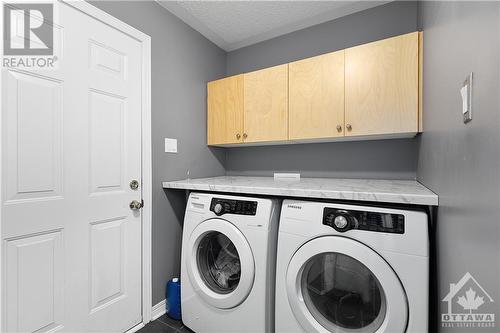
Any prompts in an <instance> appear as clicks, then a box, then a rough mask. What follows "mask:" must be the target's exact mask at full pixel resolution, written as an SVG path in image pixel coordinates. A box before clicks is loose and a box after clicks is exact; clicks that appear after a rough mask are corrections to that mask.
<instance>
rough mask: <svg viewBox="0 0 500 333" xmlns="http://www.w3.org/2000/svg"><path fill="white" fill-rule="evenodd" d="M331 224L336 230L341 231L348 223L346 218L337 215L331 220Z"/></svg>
mask: <svg viewBox="0 0 500 333" xmlns="http://www.w3.org/2000/svg"><path fill="white" fill-rule="evenodd" d="M333 224H335V226H336V227H337V228H338V229H340V230H343V229H345V228H346V227H347V226H348V225H349V221H348V220H347V218H346V217H345V216H343V215H337V216H335V219H334V220H333Z"/></svg>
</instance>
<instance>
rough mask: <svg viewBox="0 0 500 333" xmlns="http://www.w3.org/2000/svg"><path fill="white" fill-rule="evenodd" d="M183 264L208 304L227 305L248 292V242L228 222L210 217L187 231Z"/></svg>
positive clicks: (251, 264) (233, 304) (250, 268)
mask: <svg viewBox="0 0 500 333" xmlns="http://www.w3.org/2000/svg"><path fill="white" fill-rule="evenodd" d="M187 249H188V250H189V251H190V252H189V255H187V256H186V260H187V262H186V267H187V268H188V273H189V274H188V275H189V278H190V280H191V283H192V285H193V287H194V289H195V290H196V292H197V293H198V295H199V296H200V297H201V298H203V299H204V300H205V301H206V302H207V303H208V304H210V305H212V306H215V307H217V308H220V309H230V308H233V307H236V306H238V305H239V304H241V303H242V302H243V301H244V300H245V299H246V298H247V296H248V294H249V293H250V291H251V289H252V286H253V281H254V276H255V262H254V258H253V254H252V250H251V248H250V245H249V244H248V242H247V240H246V238H245V236H244V235H243V234H242V233H241V231H240V230H239V229H238V228H237V227H236V226H235V225H234V224H232V223H231V222H229V221H226V220H223V219H210V220H207V221H204V222H202V223H200V224H199V225H198V226H197V227H196V228H195V229H194V230H193V232H192V233H191V236H190V238H189V244H188V247H187Z"/></svg>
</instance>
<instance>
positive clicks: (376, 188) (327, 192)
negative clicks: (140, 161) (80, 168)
mask: <svg viewBox="0 0 500 333" xmlns="http://www.w3.org/2000/svg"><path fill="white" fill-rule="evenodd" d="M163 187H164V188H169V189H183V190H191V191H212V192H227V193H244V194H259V195H272V196H286V197H303V198H319V199H337V200H339V199H340V200H357V201H373V202H386V203H399V204H412V205H426V206H437V205H438V196H437V194H435V193H434V192H432V191H431V190H429V189H428V188H426V187H425V186H423V185H422V184H420V183H419V182H418V181H415V180H377V179H338V178H301V179H300V180H275V179H274V178H273V177H245V176H220V177H210V178H198V179H185V180H178V181H166V182H163Z"/></svg>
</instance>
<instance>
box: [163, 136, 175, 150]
mask: <svg viewBox="0 0 500 333" xmlns="http://www.w3.org/2000/svg"><path fill="white" fill-rule="evenodd" d="M165 153H177V139H170V138H165Z"/></svg>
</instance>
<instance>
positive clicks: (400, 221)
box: [323, 207, 405, 234]
mask: <svg viewBox="0 0 500 333" xmlns="http://www.w3.org/2000/svg"><path fill="white" fill-rule="evenodd" d="M323 224H324V225H327V226H329V227H332V228H334V229H335V230H337V231H339V232H345V231H348V230H352V229H357V230H366V231H374V232H386V233H392V234H404V233H405V216H404V215H402V214H389V213H381V212H367V211H357V210H342V209H336V208H331V207H325V209H324V210H323Z"/></svg>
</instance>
